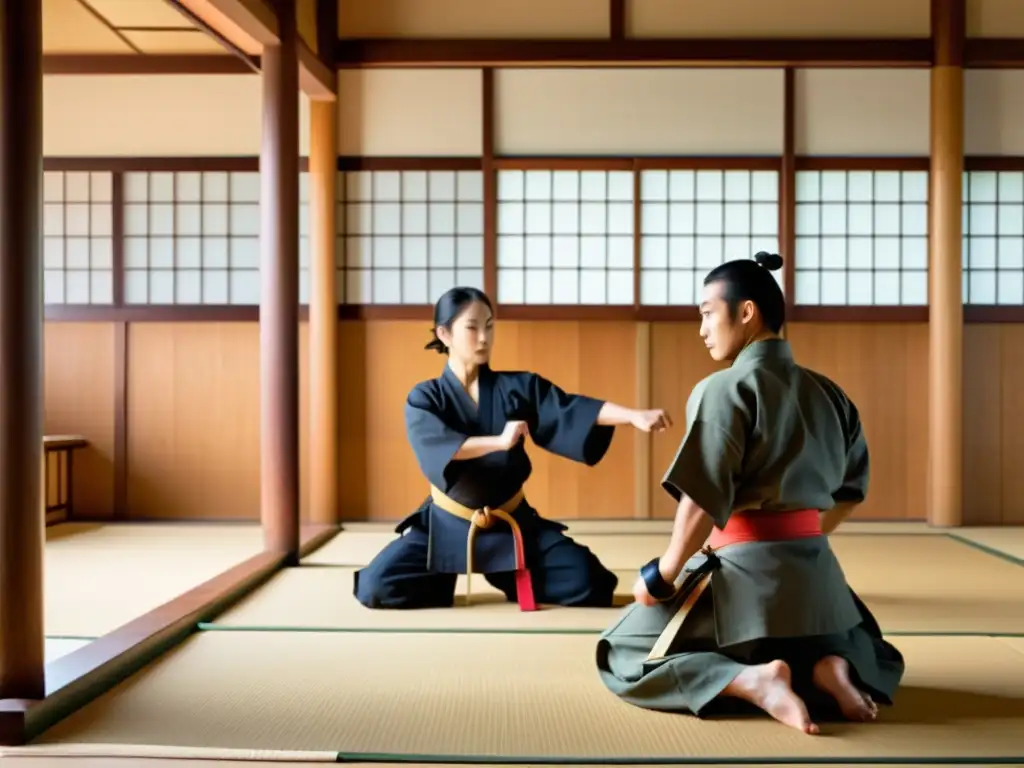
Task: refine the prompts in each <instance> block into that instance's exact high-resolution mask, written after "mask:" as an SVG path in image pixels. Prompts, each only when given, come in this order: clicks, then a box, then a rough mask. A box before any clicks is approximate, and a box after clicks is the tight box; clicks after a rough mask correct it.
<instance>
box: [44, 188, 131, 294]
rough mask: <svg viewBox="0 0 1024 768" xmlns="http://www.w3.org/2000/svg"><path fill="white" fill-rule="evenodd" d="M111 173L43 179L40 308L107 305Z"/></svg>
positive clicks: (111, 262)
mask: <svg viewBox="0 0 1024 768" xmlns="http://www.w3.org/2000/svg"><path fill="white" fill-rule="evenodd" d="M113 229H114V213H113V174H112V173H110V172H109V171H74V172H73V171H46V172H44V174H43V295H44V301H45V303H46V304H112V303H113V300H114V238H113V235H114V232H113Z"/></svg>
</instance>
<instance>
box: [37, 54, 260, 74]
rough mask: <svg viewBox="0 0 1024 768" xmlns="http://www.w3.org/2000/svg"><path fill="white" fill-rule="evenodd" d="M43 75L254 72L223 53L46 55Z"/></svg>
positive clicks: (239, 61) (244, 63) (238, 60)
mask: <svg viewBox="0 0 1024 768" xmlns="http://www.w3.org/2000/svg"><path fill="white" fill-rule="evenodd" d="M256 63H257V64H258V60H257V62H256ZM43 74H46V75H244V74H252V69H251V68H250V67H249V65H248V64H246V62H244V61H242V60H241V59H239V58H237V57H235V56H228V55H221V54H157V53H152V54H145V55H141V54H135V53H111V54H96V53H51V54H46V55H45V56H43Z"/></svg>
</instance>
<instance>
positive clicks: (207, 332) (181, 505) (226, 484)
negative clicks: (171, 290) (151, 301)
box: [128, 323, 260, 519]
mask: <svg viewBox="0 0 1024 768" xmlns="http://www.w3.org/2000/svg"><path fill="white" fill-rule="evenodd" d="M258 339H259V333H258V326H257V325H256V324H255V323H137V324H134V325H132V326H131V328H130V331H129V335H128V360H129V367H128V509H129V510H130V516H131V517H135V518H138V517H141V518H173V517H178V516H184V517H189V518H209V519H247V518H248V519H252V518H256V517H258V515H259V503H260V488H259V445H260V429H259V343H258Z"/></svg>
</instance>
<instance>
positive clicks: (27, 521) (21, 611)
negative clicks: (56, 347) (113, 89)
mask: <svg viewBox="0 0 1024 768" xmlns="http://www.w3.org/2000/svg"><path fill="white" fill-rule="evenodd" d="M42 16H43V8H42V0H20V1H19V2H6V3H2V4H0V56H2V59H0V79H2V81H3V85H2V96H0V99H2V106H3V109H2V112H0V698H4V699H42V698H43V696H44V687H45V686H44V675H43V670H44V664H45V651H44V647H43V642H44V640H43V545H44V542H45V534H44V532H45V522H44V518H45V512H44V511H43V483H41V482H40V466H41V465H42V462H43V284H42V250H43V236H42V231H43V230H42V200H43V18H42Z"/></svg>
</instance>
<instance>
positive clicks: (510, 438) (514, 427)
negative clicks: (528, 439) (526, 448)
mask: <svg viewBox="0 0 1024 768" xmlns="http://www.w3.org/2000/svg"><path fill="white" fill-rule="evenodd" d="M528 434H530V429H529V427H527V426H526V422H525V421H508V422H505V429H504V430H502V433H501V436H500V437H499V440H500V441H501V447H502V448H503V449H504V450H506V451H511V450H512V448H513V447H515V444H516V443H518V442H519V440H520V439H521V438H522V437H524V436H526V435H528Z"/></svg>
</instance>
